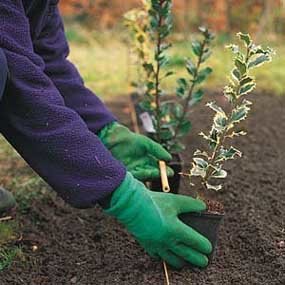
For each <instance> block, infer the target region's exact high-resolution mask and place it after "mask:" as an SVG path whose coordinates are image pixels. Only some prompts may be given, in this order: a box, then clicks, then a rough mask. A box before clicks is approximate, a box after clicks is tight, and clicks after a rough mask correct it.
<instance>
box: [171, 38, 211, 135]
mask: <svg viewBox="0 0 285 285" xmlns="http://www.w3.org/2000/svg"><path fill="white" fill-rule="evenodd" d="M205 45H206V39H204V41H203V42H202V45H201V54H200V56H199V58H198V61H197V64H196V69H195V74H194V76H193V80H192V84H191V86H190V89H189V92H188V96H187V98H186V99H185V101H184V104H183V112H182V116H181V117H180V118H179V122H178V124H177V126H176V128H175V130H174V136H173V140H175V139H176V137H177V135H178V130H179V128H180V126H181V124H182V122H183V121H184V119H185V116H186V114H187V111H188V108H189V101H190V100H191V97H192V94H193V91H194V88H195V85H196V82H195V81H196V80H197V76H198V71H199V68H200V65H201V63H202V56H203V54H204V49H205Z"/></svg>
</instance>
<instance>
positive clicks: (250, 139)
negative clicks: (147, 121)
mask: <svg viewBox="0 0 285 285" xmlns="http://www.w3.org/2000/svg"><path fill="white" fill-rule="evenodd" d="M213 96H214V95H213ZM216 99H217V100H221V99H220V98H218V97H217V98H216ZM122 100H123V99H122ZM255 101H256V103H255V104H254V106H253V111H252V113H251V115H250V118H249V119H248V121H247V122H246V124H245V127H246V129H247V130H248V132H249V135H248V136H246V137H243V138H240V139H237V140H236V144H235V145H236V146H237V147H238V148H240V149H241V150H242V151H243V152H244V157H243V159H240V160H238V161H235V162H234V163H232V164H229V165H228V166H227V169H228V171H229V172H230V175H229V178H228V180H227V181H226V183H225V187H224V191H222V192H220V193H219V194H218V195H217V196H218V200H219V201H222V202H223V204H224V206H225V212H226V216H225V218H224V221H223V224H222V226H221V228H220V238H219V244H218V248H217V251H216V256H215V258H214V260H213V262H212V264H211V265H210V266H209V267H208V268H207V270H203V271H193V270H190V269H183V270H182V271H175V270H172V269H171V270H170V281H171V284H176V285H178V284H181V285H182V284H198V285H202V284H207V285H221V284H223V285H227V284H237V285H243V284H249V285H253V284H256V285H263V284H264V285H282V284H283V285H284V284H285V248H284V240H285V173H284V172H285V163H284V158H285V157H284V154H285V143H284V142H285V97H283V98H277V97H274V96H272V95H264V94H259V95H256V97H255ZM110 107H111V108H112V110H113V111H114V112H115V113H116V114H117V115H118V117H119V118H120V119H121V120H122V121H123V122H124V123H126V124H130V115H129V108H128V101H127V100H126V99H125V101H121V102H116V103H112V104H110ZM210 115H211V112H209V111H208V109H207V108H206V107H204V106H200V107H197V108H196V109H195V110H193V115H192V117H193V119H192V123H193V131H192V133H191V136H190V137H189V140H188V141H187V147H188V150H187V152H185V154H184V159H185V161H186V162H189V161H190V159H191V154H192V153H193V151H194V149H196V148H197V147H201V145H200V144H201V139H200V137H198V136H197V133H198V132H199V131H200V130H201V128H203V129H206V130H207V126H209V125H210V123H211V122H210V117H209V116H210ZM180 188H181V192H182V193H187V192H186V191H187V188H188V182H187V179H183V181H182V183H181V187H180ZM18 216H19V217H18V219H20V223H21V229H22V238H21V239H20V240H19V241H18V243H19V245H21V246H22V248H23V251H24V254H25V257H26V261H25V262H22V261H16V262H14V263H13V264H12V266H11V267H10V268H9V269H6V270H5V271H3V272H1V273H0V284H1V285H6V284H13V285H17V284H28V285H33V284H35V285H45V284H52V285H61V284H68V285H69V284H80V285H87V284H88V285H91V284H92V285H93V284H96V285H97V284H99V285H100V284H122V285H123V284H126V285H132V284H134V285H138V284H165V283H164V275H163V269H162V265H161V263H160V262H155V261H153V260H152V259H151V258H150V257H148V255H146V254H145V253H144V251H143V250H142V249H141V247H140V246H139V245H138V244H137V243H136V241H135V240H134V239H133V238H132V237H131V236H130V235H129V234H128V233H127V231H126V230H124V229H123V228H122V227H121V226H120V225H119V224H118V223H117V222H116V221H115V220H114V219H112V218H110V217H107V216H106V215H104V214H103V213H102V211H101V210H100V209H99V208H95V209H91V210H75V209H72V208H71V207H69V206H67V205H65V204H64V203H63V202H62V201H61V200H60V199H58V198H55V197H54V196H50V195H48V196H47V197H46V198H44V199H42V198H41V199H35V200H34V201H33V202H32V205H31V207H30V208H29V210H27V211H26V212H25V214H20V213H18ZM35 246H37V248H36V247H35Z"/></svg>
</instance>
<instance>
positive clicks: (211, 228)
mask: <svg viewBox="0 0 285 285" xmlns="http://www.w3.org/2000/svg"><path fill="white" fill-rule="evenodd" d="M179 218H180V219H181V220H182V221H183V222H184V223H185V224H186V225H188V226H190V227H191V228H193V229H195V230H196V231H197V232H199V233H200V234H201V235H203V236H205V237H206V238H207V239H208V240H209V241H210V242H211V243H212V246H213V251H212V253H211V254H210V255H209V262H211V261H212V259H213V257H214V254H215V248H216V246H217V242H218V233H219V227H220V225H221V223H222V220H223V218H224V214H218V213H207V212H201V213H186V214H181V215H180V216H179Z"/></svg>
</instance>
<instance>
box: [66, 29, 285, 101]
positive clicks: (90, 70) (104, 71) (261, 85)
mask: <svg viewBox="0 0 285 285" xmlns="http://www.w3.org/2000/svg"><path fill="white" fill-rule="evenodd" d="M76 31H77V32H78V31H79V28H74V27H73V26H72V33H73V34H74V33H76ZM67 34H70V32H69V28H68V27H67ZM80 37H81V39H80V40H79V41H76V40H74V38H76V36H75V35H73V39H72V40H71V42H70V45H71V54H70V60H71V61H72V62H74V63H75V65H76V66H77V67H78V68H79V70H80V72H81V75H82V76H83V79H84V80H85V82H86V85H87V86H88V87H89V88H91V89H92V90H93V91H94V92H96V93H97V94H98V95H99V96H101V97H103V98H106V99H109V98H110V97H113V96H122V95H126V94H128V93H129V92H130V90H131V88H130V84H131V82H132V81H133V80H135V79H136V76H137V71H136V63H135V59H134V57H133V56H131V55H130V50H129V47H128V46H127V45H126V44H125V40H124V39H125V37H126V34H125V33H123V32H122V31H121V32H120V31H116V32H110V31H108V32H101V33H98V32H93V33H92V32H88V31H86V30H84V29H82V28H81V29H80ZM82 38H85V39H86V40H85V41H84V43H83V41H82ZM217 42H218V43H216V46H215V47H214V50H213V56H212V57H211V59H210V61H209V65H210V66H211V67H212V68H213V69H214V73H213V74H212V75H211V76H210V78H209V81H208V82H207V89H215V90H217V89H219V90H222V87H223V86H224V85H225V84H226V83H227V82H226V81H227V75H228V74H229V72H230V70H231V68H232V65H231V53H230V51H228V50H226V49H225V44H228V43H229V42H231V40H230V39H228V38H227V39H226V40H225V39H224V40H220V39H219V37H218V39H217ZM263 42H265V45H268V43H266V41H263ZM269 45H270V46H271V47H273V48H274V49H275V50H276V56H275V57H274V61H273V62H272V63H271V64H269V65H267V66H266V68H260V69H259V70H258V71H257V72H256V77H257V83H258V89H259V90H264V91H267V92H272V93H274V94H277V95H283V94H284V93H285V86H284V84H283V80H282V79H283V78H284V76H285V69H282V68H281V66H284V65H285V47H284V45H283V44H282V41H281V40H276V39H274V40H272V43H270V44H269ZM171 56H172V60H171V62H170V63H171V68H172V69H175V70H176V71H177V75H176V76H173V77H170V78H169V79H168V81H167V82H164V87H165V88H166V89H167V91H168V92H170V93H172V92H174V90H175V86H176V80H177V78H178V77H180V76H184V75H186V72H185V69H184V60H185V58H186V57H189V56H191V47H190V43H189V42H185V41H180V42H176V43H174V45H173V48H172V51H171Z"/></svg>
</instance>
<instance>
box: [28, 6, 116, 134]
mask: <svg viewBox="0 0 285 285" xmlns="http://www.w3.org/2000/svg"><path fill="white" fill-rule="evenodd" d="M33 44H34V49H35V52H36V53H37V54H38V55H40V56H41V57H42V59H43V60H44V63H45V69H44V72H45V73H46V74H47V76H48V77H49V78H50V79H51V80H52V82H53V83H54V85H55V86H56V87H57V89H58V90H59V92H60V93H61V95H62V96H63V98H64V101H65V104H66V106H68V107H69V108H71V109H73V110H75V111H76V112H77V113H78V114H79V115H80V116H81V118H82V119H83V120H84V121H85V123H86V124H87V126H88V128H89V130H91V131H92V132H93V133H98V131H99V130H101V129H102V128H103V127H104V126H106V125H108V124H109V123H111V122H113V121H115V120H116V119H115V117H114V116H113V115H112V114H111V113H110V111H109V110H108V109H107V108H106V107H105V106H104V104H103V103H102V102H101V100H100V99H99V98H98V97H97V96H96V95H95V94H94V93H93V92H92V91H91V90H89V89H88V88H87V87H86V86H85V85H84V82H83V79H82V78H81V76H80V74H79V72H78V71H77V69H76V67H75V66H74V65H73V64H72V63H71V62H70V61H69V60H68V59H67V57H68V55H69V46H68V43H67V40H66V37H65V33H64V27H63V23H62V19H61V16H60V14H59V11H58V8H57V7H53V10H52V11H50V16H49V18H48V20H47V22H46V25H45V27H44V29H43V30H42V32H41V34H40V35H39V37H38V38H37V39H35V40H34V42H33Z"/></svg>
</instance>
